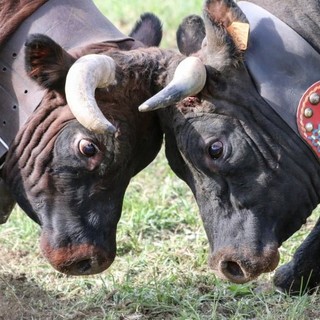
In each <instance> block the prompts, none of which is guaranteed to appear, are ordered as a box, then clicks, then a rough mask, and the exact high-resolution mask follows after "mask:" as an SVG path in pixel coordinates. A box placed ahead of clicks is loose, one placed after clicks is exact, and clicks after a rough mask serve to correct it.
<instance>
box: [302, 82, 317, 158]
mask: <svg viewBox="0 0 320 320" xmlns="http://www.w3.org/2000/svg"><path fill="white" fill-rule="evenodd" d="M297 124H298V129H299V133H300V135H301V137H302V138H303V139H304V140H305V142H306V143H307V144H308V145H309V146H310V147H311V148H312V150H313V151H314V152H315V153H316V155H317V156H318V157H319V158H320V81H318V82H316V83H314V84H313V85H312V86H311V87H310V88H308V89H307V91H306V92H305V93H304V95H303V96H302V98H301V99H300V102H299V106H298V109H297Z"/></svg>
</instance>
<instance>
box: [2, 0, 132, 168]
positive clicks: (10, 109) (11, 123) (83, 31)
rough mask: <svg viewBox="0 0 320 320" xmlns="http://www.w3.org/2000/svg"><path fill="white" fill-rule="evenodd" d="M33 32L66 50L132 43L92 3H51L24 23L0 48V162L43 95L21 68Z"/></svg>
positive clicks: (87, 0) (67, 0) (54, 0)
mask: <svg viewBox="0 0 320 320" xmlns="http://www.w3.org/2000/svg"><path fill="white" fill-rule="evenodd" d="M33 33H42V34H46V35H48V36H49V37H51V38H53V40H55V41H56V42H57V43H59V44H60V45H61V46H62V47H64V48H65V49H66V50H71V49H73V48H76V47H81V46H85V45H87V44H90V43H95V42H123V41H129V42H131V41H132V42H133V41H134V40H133V39H132V38H130V37H127V36H125V35H124V34H122V33H121V32H120V31H119V30H118V29H117V28H116V27H115V26H114V25H113V24H112V23H111V22H110V21H109V20H108V19H107V18H106V17H105V16H104V15H103V14H102V13H101V12H100V11H99V10H98V9H97V7H96V6H95V5H94V3H93V2H92V1H91V0H76V1H75V0H50V1H47V2H46V3H44V4H43V5H42V6H41V7H39V8H38V9H37V10H36V11H35V12H34V13H33V14H32V15H30V16H29V17H28V18H27V19H26V20H25V21H23V22H22V23H21V25H20V26H19V28H18V29H17V30H16V31H15V32H14V33H13V35H12V36H11V37H10V38H9V40H8V41H7V42H6V43H5V45H3V46H1V48H0V73H1V77H0V97H1V104H0V160H1V158H2V157H3V156H4V154H5V153H6V152H7V150H8V147H9V146H10V143H11V142H12V140H13V139H14V137H15V136H16V134H17V132H18V130H19V128H20V127H21V126H22V125H23V124H24V123H25V122H26V120H27V118H28V117H29V116H30V114H31V113H32V112H33V111H34V110H35V109H36V108H37V106H38V105H39V103H40V101H41V99H42V97H43V95H44V91H43V90H42V89H41V88H40V87H39V86H38V85H37V84H36V83H35V82H34V81H32V80H31V79H30V78H29V77H28V75H27V74H26V72H25V67H24V43H25V41H26V39H27V37H28V36H29V35H30V34H33ZM0 163H1V161H0Z"/></svg>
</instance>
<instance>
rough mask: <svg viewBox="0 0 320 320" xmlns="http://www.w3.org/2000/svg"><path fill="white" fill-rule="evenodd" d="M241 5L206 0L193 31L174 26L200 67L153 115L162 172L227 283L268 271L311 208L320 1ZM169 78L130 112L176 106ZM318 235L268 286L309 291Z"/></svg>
mask: <svg viewBox="0 0 320 320" xmlns="http://www.w3.org/2000/svg"><path fill="white" fill-rule="evenodd" d="M252 2H255V3H257V4H259V5H260V6H261V7H265V8H267V9H268V10H270V12H273V13H274V14H275V15H277V16H278V17H279V18H280V19H282V20H283V21H284V22H286V24H285V23H283V22H282V21H281V20H278V19H277V18H276V17H275V16H273V15H272V14H271V13H269V12H268V11H266V10H264V9H262V8H261V7H258V6H256V5H255V4H253V3H252ZM252 2H250V3H249V2H241V1H240V2H238V4H236V3H235V2H233V1H228V0H220V1H218V0H207V1H205V4H204V10H203V16H204V22H203V24H202V23H201V19H200V18H199V17H196V16H190V17H188V18H186V19H185V20H184V22H183V23H182V25H181V26H180V28H179V30H178V33H177V37H178V46H179V48H180V50H181V51H182V53H184V54H186V55H193V56H194V57H198V58H199V59H200V60H201V61H202V62H203V64H204V65H205V74H206V83H205V85H204V86H203V88H202V89H200V90H198V89H197V90H196V92H198V94H193V96H191V97H189V98H186V99H184V100H182V101H181V102H179V103H177V104H176V106H175V107H172V106H171V107H169V108H167V109H165V110H159V111H158V115H159V118H160V120H161V124H162V129H163V131H164V133H165V141H166V155H167V158H168V160H169V163H170V165H171V167H172V169H173V170H174V172H175V173H176V174H177V175H178V176H179V177H180V178H181V179H183V180H184V181H185V182H186V183H187V184H188V185H189V186H190V188H191V189H192V191H193V193H194V195H195V198H196V200H197V203H198V205H199V208H200V214H201V217H202V220H203V223H204V227H205V230H206V233H207V236H208V239H209V243H210V249H211V254H210V261H209V264H210V266H211V267H212V268H213V270H214V271H215V272H216V273H217V275H219V276H221V277H222V278H226V279H229V280H231V281H233V282H236V283H244V282H247V281H249V280H251V279H254V278H255V277H257V276H258V275H260V274H261V273H264V272H268V271H272V270H274V269H275V268H276V266H277V264H278V262H279V253H278V248H279V247H280V246H281V244H282V243H283V241H285V240H286V239H288V238H289V237H290V236H291V235H292V234H293V233H294V232H295V231H297V230H298V229H299V228H300V227H301V226H302V224H304V223H305V221H306V218H307V217H308V216H309V215H310V213H311V212H312V210H313V209H314V208H315V207H316V206H317V204H318V203H319V200H320V179H319V173H320V166H319V156H320V147H319V145H320V137H319V135H320V130H319V129H320V126H319V123H320V120H319V116H317V113H318V111H317V108H320V104H319V102H320V83H319V82H317V81H318V80H319V77H320V76H319V75H320V70H319V69H320V56H319V52H320V45H319V39H320V30H319V28H320V18H319V12H320V2H319V1H302V3H301V1H299V2H298V1H252ZM240 8H241V9H240ZM293 13H294V14H293ZM248 22H249V23H250V36H249V41H248V43H247V41H246V38H245V35H246V33H247V30H248ZM289 26H291V28H290V27H289ZM292 28H293V29H295V30H296V31H294V30H293V29H292ZM203 29H205V31H203ZM205 34H206V37H205V38H204V36H205ZM243 35H244V36H243ZM246 47H247V48H246ZM177 77H178V76H177V75H176V76H175V79H174V80H173V82H172V83H171V84H169V85H168V86H167V87H166V88H165V89H164V90H163V91H161V92H160V93H159V94H158V95H156V96H155V97H153V98H152V99H150V100H149V101H146V102H145V103H144V104H143V105H142V106H141V107H140V110H141V111H147V110H154V109H157V108H161V107H166V106H170V105H172V104H174V103H175V102H177V101H178V100H180V98H181V96H180V93H179V92H180V89H181V88H183V89H185V88H186V87H188V85H186V84H184V85H181V83H179V81H178V80H177ZM184 78H185V76H182V79H184ZM299 102H301V104H300V106H299V107H298V105H299ZM319 228H320V223H319V222H318V223H317V225H316V226H315V228H314V230H313V231H312V232H311V234H310V235H309V237H308V238H307V239H306V240H305V242H304V243H303V244H302V246H301V247H300V248H299V249H298V250H297V252H296V254H295V255H294V257H293V260H292V261H291V262H290V263H289V264H287V265H285V266H283V267H281V268H280V269H279V270H278V271H277V272H276V275H275V284H276V285H277V286H278V287H280V288H282V289H284V290H288V291H289V290H291V291H299V290H300V289H301V288H313V287H315V286H317V285H318V284H319V281H320V230H318V229H319ZM302 281H303V282H302Z"/></svg>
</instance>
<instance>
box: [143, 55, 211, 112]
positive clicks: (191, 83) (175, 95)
mask: <svg viewBox="0 0 320 320" xmlns="http://www.w3.org/2000/svg"><path fill="white" fill-rule="evenodd" d="M206 78H207V73H206V68H205V66H204V64H203V63H202V61H201V60H200V59H199V58H196V57H187V58H185V59H184V60H182V61H181V62H180V63H179V65H178V67H177V69H176V71H175V73H174V76H173V79H172V81H171V82H170V83H169V84H168V85H167V86H166V87H165V88H164V89H162V90H161V91H160V92H158V93H157V94H156V95H154V96H153V97H151V98H150V99H149V100H147V101H146V102H144V103H143V104H142V105H140V107H139V111H142V112H144V111H151V110H156V109H160V108H165V107H168V106H170V105H172V104H174V103H177V102H179V101H181V100H182V99H184V98H186V97H188V96H193V95H196V94H197V93H199V92H200V91H201V90H202V89H203V87H204V85H205V83H206Z"/></svg>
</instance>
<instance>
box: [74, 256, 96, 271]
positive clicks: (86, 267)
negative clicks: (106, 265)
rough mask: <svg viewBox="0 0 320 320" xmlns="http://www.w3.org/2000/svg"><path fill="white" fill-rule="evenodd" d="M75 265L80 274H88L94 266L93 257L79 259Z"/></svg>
mask: <svg viewBox="0 0 320 320" xmlns="http://www.w3.org/2000/svg"><path fill="white" fill-rule="evenodd" d="M73 267H74V270H75V271H78V273H79V274H87V273H88V271H90V269H91V267H92V261H91V259H85V260H82V261H78V262H76V263H75V264H74V265H73Z"/></svg>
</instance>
